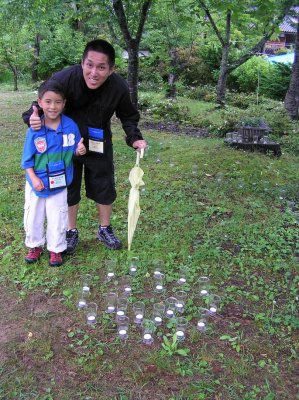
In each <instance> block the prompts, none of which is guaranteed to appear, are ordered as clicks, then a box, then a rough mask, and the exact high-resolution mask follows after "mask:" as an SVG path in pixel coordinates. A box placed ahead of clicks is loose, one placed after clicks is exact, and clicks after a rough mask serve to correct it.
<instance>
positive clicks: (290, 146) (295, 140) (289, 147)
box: [280, 127, 299, 156]
mask: <svg viewBox="0 0 299 400" xmlns="http://www.w3.org/2000/svg"><path fill="white" fill-rule="evenodd" d="M280 144H281V145H282V147H283V149H284V150H286V151H288V152H289V153H292V154H294V155H296V156H299V127H297V129H294V130H293V131H292V132H291V133H290V134H288V135H284V136H282V137H281V138H280Z"/></svg>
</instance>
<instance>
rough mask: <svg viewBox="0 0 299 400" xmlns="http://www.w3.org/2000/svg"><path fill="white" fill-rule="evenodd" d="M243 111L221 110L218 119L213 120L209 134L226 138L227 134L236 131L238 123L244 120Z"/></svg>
mask: <svg viewBox="0 0 299 400" xmlns="http://www.w3.org/2000/svg"><path fill="white" fill-rule="evenodd" d="M243 115H244V113H243V111H242V110H238V109H233V108H228V109H224V110H220V111H219V113H218V118H217V119H216V118H215V119H214V118H211V120H210V126H209V133H211V134H212V135H215V136H219V137H224V136H225V134H226V133H227V132H233V131H235V130H236V126H237V125H238V122H239V121H240V120H242V119H243Z"/></svg>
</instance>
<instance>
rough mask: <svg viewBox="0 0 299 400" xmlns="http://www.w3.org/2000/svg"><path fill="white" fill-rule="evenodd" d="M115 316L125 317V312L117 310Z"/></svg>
mask: <svg viewBox="0 0 299 400" xmlns="http://www.w3.org/2000/svg"><path fill="white" fill-rule="evenodd" d="M116 314H117V315H118V316H120V317H122V316H123V315H125V312H124V311H123V310H118V311H117V313H116Z"/></svg>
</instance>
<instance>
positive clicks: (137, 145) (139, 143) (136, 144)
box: [133, 140, 147, 151]
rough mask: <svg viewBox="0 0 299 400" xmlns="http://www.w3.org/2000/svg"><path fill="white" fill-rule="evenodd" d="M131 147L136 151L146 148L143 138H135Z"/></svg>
mask: <svg viewBox="0 0 299 400" xmlns="http://www.w3.org/2000/svg"><path fill="white" fill-rule="evenodd" d="M133 147H134V149H136V150H137V151H140V150H141V149H146V148H147V143H146V141H145V140H136V141H135V142H134V143H133Z"/></svg>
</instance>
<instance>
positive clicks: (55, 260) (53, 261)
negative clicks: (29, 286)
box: [49, 251, 62, 267]
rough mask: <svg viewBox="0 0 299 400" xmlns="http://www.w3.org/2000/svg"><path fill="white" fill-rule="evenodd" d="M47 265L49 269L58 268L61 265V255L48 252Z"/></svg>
mask: <svg viewBox="0 0 299 400" xmlns="http://www.w3.org/2000/svg"><path fill="white" fill-rule="evenodd" d="M49 265H50V266H51V267H59V266H60V265H62V256H61V253H54V251H50V260H49Z"/></svg>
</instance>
